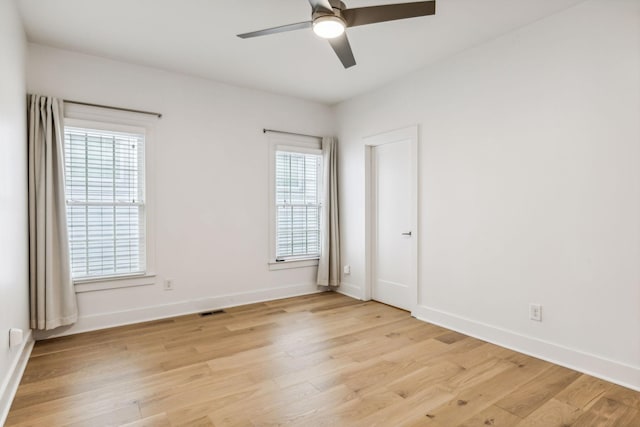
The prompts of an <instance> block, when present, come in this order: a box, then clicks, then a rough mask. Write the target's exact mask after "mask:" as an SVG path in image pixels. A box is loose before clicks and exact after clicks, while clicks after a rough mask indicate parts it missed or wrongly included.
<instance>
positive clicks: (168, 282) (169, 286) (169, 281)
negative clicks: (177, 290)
mask: <svg viewBox="0 0 640 427" xmlns="http://www.w3.org/2000/svg"><path fill="white" fill-rule="evenodd" d="M164 290H165V291H172V290H173V279H167V280H165V281H164Z"/></svg>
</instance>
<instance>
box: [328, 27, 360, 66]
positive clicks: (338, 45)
mask: <svg viewBox="0 0 640 427" xmlns="http://www.w3.org/2000/svg"><path fill="white" fill-rule="evenodd" d="M327 41H328V42H329V44H330V45H331V47H332V48H333V51H334V52H335V53H336V55H338V58H339V59H340V62H342V65H343V66H344V68H349V67H352V66H354V65H356V58H354V57H353V52H352V51H351V45H350V44H349V39H348V38H347V33H342V35H341V36H338V37H336V38H334V39H327Z"/></svg>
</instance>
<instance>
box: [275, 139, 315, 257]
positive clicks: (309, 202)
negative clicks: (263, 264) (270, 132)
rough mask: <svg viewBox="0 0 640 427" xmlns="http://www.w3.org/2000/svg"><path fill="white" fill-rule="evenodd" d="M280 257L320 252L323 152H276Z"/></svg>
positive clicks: (278, 252) (277, 226) (310, 255)
mask: <svg viewBox="0 0 640 427" xmlns="http://www.w3.org/2000/svg"><path fill="white" fill-rule="evenodd" d="M275 156H276V158H275V198H276V200H275V209H276V212H275V219H276V224H275V225H276V227H275V228H276V236H275V237H276V239H275V245H276V260H279V261H284V260H287V259H296V258H317V257H318V256H319V255H320V209H321V199H320V195H321V192H320V185H321V182H322V181H321V162H322V156H321V155H320V154H309V153H304V152H295V151H284V150H280V149H277V150H276V153H275Z"/></svg>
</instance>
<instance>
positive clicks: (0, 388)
mask: <svg viewBox="0 0 640 427" xmlns="http://www.w3.org/2000/svg"><path fill="white" fill-rule="evenodd" d="M33 344H34V341H33V334H32V333H31V331H29V332H28V333H27V335H26V336H25V338H24V341H23V342H22V345H21V346H20V348H19V349H18V350H17V351H16V357H15V359H14V361H13V363H12V364H11V366H10V367H9V371H8V372H7V377H6V380H5V381H4V383H2V384H1V385H0V426H3V425H4V422H5V421H6V419H7V415H9V409H10V408H11V403H12V402H13V398H14V397H15V395H16V391H18V386H19V385H20V380H21V379H22V374H24V369H25V368H26V367H27V362H28V361H29V356H30V355H31V350H33Z"/></svg>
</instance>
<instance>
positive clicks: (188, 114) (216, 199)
mask: <svg viewBox="0 0 640 427" xmlns="http://www.w3.org/2000/svg"><path fill="white" fill-rule="evenodd" d="M27 70H28V71H27V87H28V90H29V92H32V93H40V94H47V95H53V96H58V97H61V98H65V99H72V100H81V101H87V102H93V103H99V104H107V105H115V106H123V107H128V108H137V109H143V110H151V111H158V112H161V113H162V114H163V117H162V119H159V120H158V121H157V124H156V130H155V134H156V140H154V141H151V143H152V144H154V147H153V151H154V155H155V158H154V159H153V160H154V165H155V171H156V172H155V193H156V194H155V201H156V209H155V222H156V227H155V228H156V239H155V243H156V245H155V246H156V265H157V268H156V273H157V277H156V284H155V285H153V286H142V287H135V288H126V289H118V290H108V291H98V292H90V293H82V294H79V295H78V297H79V304H80V316H81V319H80V321H79V322H78V324H77V325H76V326H75V327H73V328H71V329H69V330H65V331H64V332H65V333H68V332H76V331H79V330H83V329H88V328H96V327H104V326H106V325H111V324H115V323H120V322H133V321H139V320H141V319H147V318H152V317H159V316H170V315H175V314H178V313H183V312H192V311H197V310H204V309H209V308H216V307H219V306H229V305H236V304H239V303H244V302H248V301H254V300H259V299H269V298H278V297H285V296H291V295H294V294H299V293H305V292H312V291H314V290H315V289H316V287H315V286H314V285H313V284H314V282H315V272H316V268H315V267H311V268H300V269H290V270H281V271H269V270H268V265H267V260H268V253H269V252H268V249H269V246H268V244H269V243H268V238H269V237H268V229H269V228H268V197H267V196H268V187H267V182H268V179H267V178H268V176H267V168H268V157H267V156H268V141H267V137H266V136H265V135H264V134H263V133H262V129H263V128H264V127H266V128H274V129H281V130H289V131H294V132H295V131H298V132H302V133H307V134H313V135H331V134H333V133H334V129H333V116H332V111H331V109H330V108H329V107H327V106H324V105H321V104H318V103H313V102H307V101H302V100H298V99H294V98H290V97H285V96H279V95H273V94H269V93H265V92H259V91H255V90H249V89H242V88H238V87H234V86H229V85H224V84H220V83H216V82H213V81H209V80H204V79H199V78H194V77H189V76H185V75H180V74H174V73H170V72H165V71H161V70H157V69H152V68H146V67H141V66H135V65H131V64H126V63H122V62H116V61H111V60H107V59H102V58H98V57H93V56H87V55H82V54H78V53H72V52H68V51H63V50H57V49H52V48H48V47H43V46H39V45H29V56H28V66H27ZM166 278H171V279H173V280H174V286H175V290H173V291H164V290H163V289H162V282H163V281H164V279H166ZM238 294H241V295H238ZM59 332H60V331H58V333H59Z"/></svg>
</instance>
